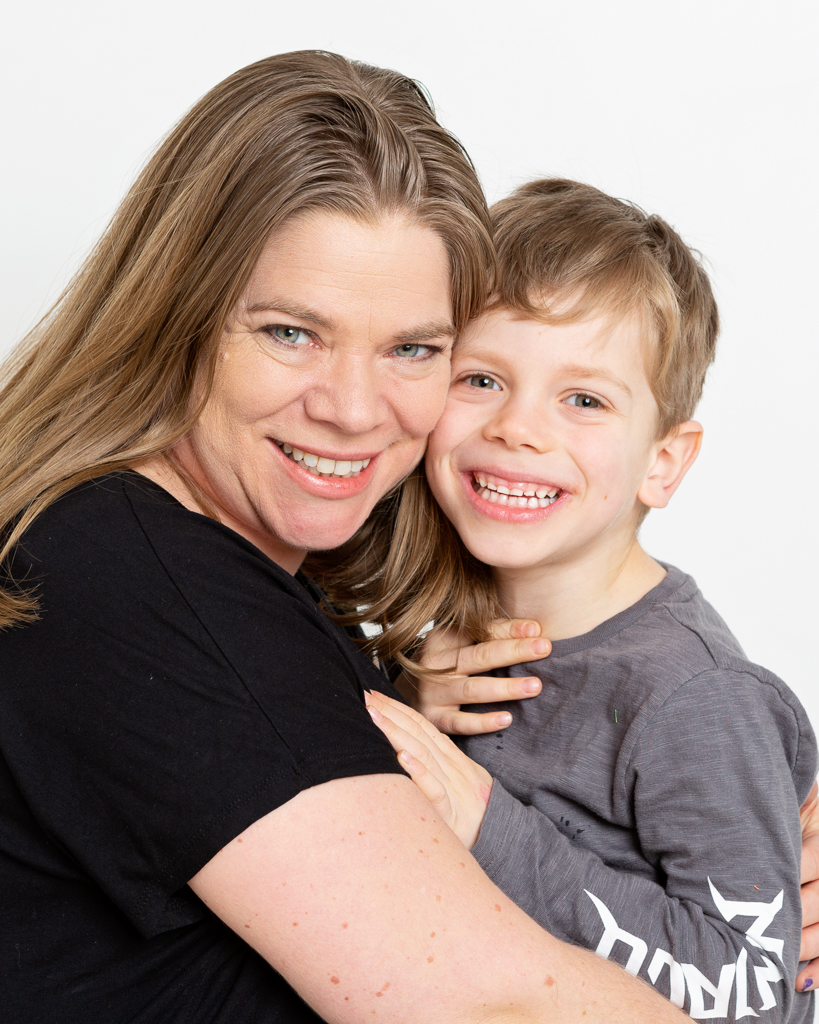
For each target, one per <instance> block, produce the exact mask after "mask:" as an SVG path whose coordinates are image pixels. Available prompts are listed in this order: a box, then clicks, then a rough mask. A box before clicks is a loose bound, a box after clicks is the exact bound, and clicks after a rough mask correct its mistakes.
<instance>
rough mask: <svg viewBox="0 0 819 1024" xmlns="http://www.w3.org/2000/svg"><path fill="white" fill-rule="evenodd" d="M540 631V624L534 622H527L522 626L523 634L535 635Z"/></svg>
mask: <svg viewBox="0 0 819 1024" xmlns="http://www.w3.org/2000/svg"><path fill="white" fill-rule="evenodd" d="M539 633H540V626H539V625H538V624H537V623H536V622H527V623H526V625H525V626H524V627H523V635H524V636H529V637H532V636H537V635H538V634H539Z"/></svg>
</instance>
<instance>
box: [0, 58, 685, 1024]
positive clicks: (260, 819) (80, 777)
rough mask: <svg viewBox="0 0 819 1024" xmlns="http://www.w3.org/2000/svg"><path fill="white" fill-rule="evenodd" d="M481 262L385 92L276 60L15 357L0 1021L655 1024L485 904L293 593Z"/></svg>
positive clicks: (386, 446)
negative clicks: (584, 1023)
mask: <svg viewBox="0 0 819 1024" xmlns="http://www.w3.org/2000/svg"><path fill="white" fill-rule="evenodd" d="M490 268H491V247H490V243H489V237H488V232H487V220H486V211H485V208H484V205H483V199H482V197H481V194H480V189H479V186H478V183H477V180H476V178H475V176H474V173H473V170H472V168H471V166H470V164H469V162H468V160H467V159H466V157H465V156H464V154H463V153H462V151H461V150H460V148H459V147H458V145H457V143H455V141H454V140H453V139H452V138H451V137H450V136H448V135H447V133H446V132H444V131H443V129H441V128H440V127H439V126H438V125H437V124H436V122H435V121H434V118H433V116H432V114H431V111H430V110H429V107H428V106H427V104H426V102H425V101H424V99H423V97H422V96H421V95H420V93H419V91H418V89H417V88H416V87H415V86H414V85H413V84H412V83H411V82H409V81H407V80H406V79H404V78H402V77H400V76H398V75H395V74H393V73H391V72H383V71H378V70H376V69H373V68H368V67H366V66H360V65H351V64H349V63H348V62H346V61H344V60H343V59H341V58H338V57H335V56H333V55H329V54H323V53H314V52H305V53H299V54H290V55H285V56H283V57H277V58H271V59H270V60H267V61H262V62H260V63H259V64H257V65H253V66H252V67H250V68H247V69H244V70H243V71H240V72H239V73H237V74H236V75H234V76H232V77H231V78H229V79H228V80H227V81H226V82H224V83H222V84H221V85H220V86H218V87H217V88H216V89H214V90H213V91H212V92H211V93H210V94H209V95H208V96H206V97H205V98H204V99H203V100H202V101H200V103H198V104H197V105H196V106H195V107H194V108H193V110H192V111H191V112H190V113H189V114H188V115H187V116H186V117H185V118H184V119H183V120H182V122H181V123H180V125H179V126H178V127H177V128H176V129H175V130H174V131H173V132H172V133H171V135H170V136H169V137H168V139H167V140H166V141H165V142H164V143H163V145H162V146H161V148H160V150H159V151H158V153H157V155H156V156H155V157H154V158H153V160H152V161H151V162H150V164H149V165H148V167H147V169H146V170H145V172H144V173H143V175H142V176H141V178H140V179H139V181H138V182H137V183H136V185H135V186H134V188H133V189H132V190H131V192H130V193H129V195H128V196H127V197H126V199H125V201H124V203H123V205H122V207H121V208H120V211H119V212H118V214H117V215H116V217H115V218H114V221H113V223H112V225H111V227H110V229H109V231H108V232H107V233H106V235H105V236H104V238H103V239H102V241H101V242H100V244H99V246H98V248H97V250H96V251H95V253H94V254H93V255H92V257H91V259H90V260H89V261H88V263H87V264H86V266H85V268H84V269H83V270H82V271H81V272H80V274H79V275H78V278H77V279H76V281H75V282H74V283H73V284H72V286H71V287H70V288H69V290H68V291H67V292H66V294H65V295H64V297H63V299H62V300H61V301H60V303H59V304H58V306H57V307H56V309H55V311H54V312H53V314H52V315H51V317H50V318H49V319H48V320H47V321H46V322H45V323H44V324H43V325H41V326H40V327H39V328H38V330H37V331H36V332H35V334H34V336H33V337H32V338H31V340H30V341H29V343H28V345H27V347H26V348H25V349H23V350H21V352H20V353H19V354H18V355H17V357H16V362H15V364H14V365H13V367H12V370H11V373H10V375H9V377H8V380H7V383H6V385H5V387H4V390H3V393H2V396H0V417H1V418H2V423H3V431H2V442H0V449H2V450H0V463H1V464H2V467H3V480H4V489H3V494H2V499H0V502H2V513H0V515H1V517H2V522H3V528H4V539H5V547H4V550H3V556H4V557H5V558H6V565H7V578H6V580H5V581H4V589H3V593H2V600H1V601H0V614H2V623H3V624H4V625H5V626H6V627H8V628H7V629H6V632H5V633H4V635H3V639H2V645H0V659H2V679H3V682H2V688H1V689H0V700H2V713H0V745H2V752H3V758H2V759H0V813H1V814H2V818H1V819H0V821H1V822H2V824H0V874H2V878H1V879H0V908H2V909H1V910H0V914H1V915H2V919H3V928H2V934H3V937H4V942H3V944H2V947H1V948H2V953H0V958H1V960H0V979H2V981H0V996H2V1005H3V1009H4V1019H5V1020H8V1021H16V1022H23V1021H26V1022H27V1021H33V1020H36V1021H38V1022H39V1021H82V1022H83V1024H93V1022H95V1021H100V1022H102V1021H105V1022H106V1024H107V1022H110V1021H122V1020H132V1021H141V1022H147V1021H157V1022H162V1024H167V1022H169V1021H182V1020H184V1021H186V1022H204V1021H236V1020H242V1021H273V1020H287V1021H297V1020H315V1019H316V1017H315V1014H314V1012H313V1011H316V1012H318V1013H319V1014H320V1015H321V1016H322V1017H324V1018H325V1019H326V1020H329V1021H342V1022H343V1021H353V1020H361V1019H367V1020H369V1019H370V1018H371V1017H374V1018H375V1019H376V1020H394V1021H398V1020H401V1021H410V1020H411V1021H414V1022H418V1021H427V1020H430V1021H431V1020H436V1021H438V1020H441V1019H445V1020H453V1021H455V1020H457V1021H478V1020H487V1019H503V1020H507V1021H514V1020H523V1019H526V1020H532V1019H535V1020H549V1021H574V1020H577V1019H579V1018H580V1017H582V1016H584V1017H586V1018H587V1019H588V1020H589V1021H595V1020H597V1021H604V1020H605V1021H614V1022H616V1021H627V1020H628V1021H632V1020H634V1019H651V1020H654V1021H666V1020H667V1021H669V1022H670V1021H673V1020H681V1019H683V1018H682V1017H681V1016H680V1015H679V1014H678V1012H677V1011H676V1010H674V1009H673V1008H672V1007H670V1005H668V1004H667V1003H666V1002H665V1001H664V1000H662V999H661V998H660V997H657V996H655V994H654V993H652V992H650V991H648V990H646V989H644V988H643V987H642V986H640V985H639V984H638V983H636V982H635V981H634V980H633V979H630V978H629V977H628V976H627V975H625V974H624V973H623V972H622V971H620V970H619V969H618V968H616V967H613V966H612V965H610V964H608V963H605V962H602V961H599V960H597V959H595V958H592V957H591V956H589V955H587V954H585V953H583V952H581V951H578V950H575V949H571V948H568V947H566V946H565V945H563V944H562V943H559V942H557V941H556V940H554V939H552V938H551V937H550V936H548V935H547V934H546V933H545V932H543V931H541V930H540V929H538V928H537V927H536V926H535V925H534V924H533V923H532V922H531V921H530V920H529V919H528V918H526V917H525V915H523V914H522V913H521V912H520V911H519V910H517V908H515V907H514V906H513V905H512V904H511V903H510V902H509V901H508V900H507V899H506V898H505V897H504V896H503V895H502V894H501V893H500V892H499V891H498V890H497V889H495V888H494V887H493V886H492V885H491V883H490V882H489V881H488V880H487V879H486V877H485V876H484V875H483V874H482V873H481V872H480V870H479V869H478V867H477V865H476V864H475V863H474V861H472V860H471V858H470V857H469V855H468V854H467V853H466V851H465V850H464V848H463V847H462V846H461V845H460V844H459V843H458V842H457V841H456V840H455V838H454V836H453V835H452V833H451V832H450V831H449V830H448V829H447V828H446V827H445V826H444V825H443V824H442V822H441V821H440V819H438V818H437V816H436V815H435V814H434V813H433V812H432V811H431V810H430V808H429V805H428V804H426V803H425V802H424V801H423V799H422V798H421V797H420V796H419V795H417V794H416V793H415V791H414V789H413V787H412V784H411V783H410V782H409V780H408V779H407V778H406V777H405V776H403V775H402V774H400V773H399V772H398V771H397V769H396V767H395V765H394V759H393V756H392V752H391V750H390V748H389V747H388V745H387V744H386V742H385V741H383V739H382V738H381V736H380V733H379V732H378V731H377V729H376V728H375V726H374V725H373V724H372V722H371V721H370V719H369V716H368V715H367V712H366V709H365V707H364V703H363V692H364V689H365V688H366V687H369V686H372V685H380V686H382V687H383V680H382V677H381V676H380V675H379V674H378V673H377V672H376V670H375V668H374V667H373V666H372V665H371V664H370V663H368V662H367V661H366V660H365V659H363V658H362V657H361V656H360V655H358V654H357V652H356V651H355V649H354V648H353V646H352V644H351V642H350V641H349V640H348V639H347V637H346V635H345V634H343V633H342V632H341V631H340V630H339V629H338V628H337V627H336V626H334V625H333V624H332V623H331V622H330V621H329V619H328V618H326V616H324V615H323V614H322V613H321V612H320V610H319V609H318V608H317V606H316V604H315V601H314V600H313V599H312V598H311V596H310V593H309V591H308V589H307V588H306V586H305V585H304V584H303V583H302V582H301V581H300V580H298V579H295V578H294V575H293V574H295V573H296V572H297V570H298V568H299V565H300V563H301V561H302V559H303V557H304V554H305V552H306V551H308V550H310V549H314V548H322V547H332V546H335V545H338V544H341V543H342V542H344V541H345V540H347V539H348V538H349V537H350V536H351V535H352V534H353V533H354V532H355V531H356V530H357V529H358V528H359V527H360V526H361V524H362V523H363V522H364V520H365V519H366V517H367V515H368V514H369V512H370V510H371V509H372V507H373V506H374V504H375V503H376V501H378V500H379V499H380V498H382V497H383V496H384V495H385V494H386V493H387V492H389V491H390V490H392V489H393V488H394V487H395V485H396V484H397V483H398V482H399V481H400V480H401V478H402V477H403V476H404V475H405V474H406V473H407V472H408V471H409V470H410V469H411V468H412V466H413V465H414V464H415V463H416V462H417V460H418V459H419V458H420V455H421V452H422V448H423V445H424V440H425V437H426V434H427V433H428V432H429V430H430V429H431V427H432V425H433V424H434V422H435V420H436V418H437V416H438V414H439V412H440V410H441V408H442V405H443V401H444V396H445V392H446V388H447V383H448V371H447V354H448V352H449V349H450V347H451V344H452V340H453V337H454V335H455V333H456V332H457V330H458V329H460V327H461V326H462V325H463V324H464V323H465V322H466V320H467V319H468V318H469V317H470V316H472V315H474V313H475V312H476V311H477V310H478V308H479V307H480V304H481V301H482V298H483V295H484V293H485V291H486V287H487V281H488V275H489V270H490ZM305 467H307V468H305ZM397 503H398V504H399V505H400V500H399V501H398V502H397ZM365 568H366V567H365ZM325 723H329V724H325ZM499 938H502V941H498V940H499ZM288 982H289V983H290V984H291V985H292V986H293V987H294V988H295V990H296V991H297V992H298V993H300V994H301V996H303V997H304V999H306V1001H307V1003H309V1004H310V1007H312V1010H311V1009H310V1008H308V1007H307V1006H305V1005H304V1003H302V1002H301V1001H300V1000H299V998H298V997H297V996H296V995H294V994H293V992H292V991H291V989H290V988H289V987H288V984H287V983H288Z"/></svg>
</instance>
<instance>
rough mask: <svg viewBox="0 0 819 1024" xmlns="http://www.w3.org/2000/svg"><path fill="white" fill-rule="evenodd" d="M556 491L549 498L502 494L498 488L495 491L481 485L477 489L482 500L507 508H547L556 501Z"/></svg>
mask: <svg viewBox="0 0 819 1024" xmlns="http://www.w3.org/2000/svg"><path fill="white" fill-rule="evenodd" d="M558 493H559V492H557V491H556V492H555V493H554V494H553V495H552V496H551V497H550V498H538V497H534V498H527V497H526V495H525V494H521V495H517V494H504V493H503V492H502V491H501V489H500V488H498V490H496V491H495V490H490V489H489V488H488V487H482V488H481V489H480V490H479V491H478V494H480V496H481V497H482V498H483V499H484V501H491V502H492V504H493V505H505V506H506V507H507V508H548V507H549V506H550V505H553V504H554V503H555V502H556V501H557V495H558Z"/></svg>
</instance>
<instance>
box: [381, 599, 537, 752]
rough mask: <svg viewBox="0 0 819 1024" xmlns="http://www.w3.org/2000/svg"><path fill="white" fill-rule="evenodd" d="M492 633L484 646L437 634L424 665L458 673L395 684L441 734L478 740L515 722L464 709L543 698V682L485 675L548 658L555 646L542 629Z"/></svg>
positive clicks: (513, 626)
mask: <svg viewBox="0 0 819 1024" xmlns="http://www.w3.org/2000/svg"><path fill="white" fill-rule="evenodd" d="M491 633H492V637H493V639H491V640H487V641H485V642H484V643H480V644H467V643H465V641H463V640H462V639H461V637H460V636H459V635H458V633H457V632H456V631H454V630H450V631H448V632H446V633H440V634H434V633H433V635H432V636H431V637H430V639H429V640H428V641H427V642H426V643H425V644H424V648H423V651H422V652H421V657H420V659H419V660H420V661H421V662H422V664H423V665H424V666H426V667H428V668H436V669H441V668H452V669H453V671H451V672H447V673H446V674H445V675H420V676H417V677H413V678H409V677H408V676H407V675H406V673H402V675H400V676H399V677H398V679H397V680H396V683H395V685H396V686H397V687H398V689H399V691H400V692H401V693H402V694H403V695H404V697H406V699H407V700H408V701H409V702H410V704H412V706H413V707H414V708H415V710H416V711H420V712H421V714H422V715H423V716H424V718H426V719H428V720H429V721H430V722H432V724H433V725H435V726H437V728H438V729H440V730H441V731H442V732H446V733H450V734H452V735H460V736H474V735H476V734H478V733H484V732H496V731H497V730H498V729H505V728H506V727H507V725H509V724H510V723H511V721H512V716H511V714H510V713H509V712H508V711H490V712H487V713H486V714H474V713H472V712H468V711H461V705H462V704H492V703H494V702H495V701H503V700H520V699H521V698H523V697H534V696H535V695H536V694H538V693H540V690H541V683H540V680H539V679H536V678H533V677H531V676H526V677H522V678H514V679H513V678H502V679H499V678H495V677H494V676H485V675H483V674H482V673H484V672H489V671H490V670H492V669H495V668H502V667H504V666H506V665H518V664H520V663H521V662H524V661H536V660H537V659H538V658H544V657H546V655H547V654H548V653H549V652H550V651H551V649H552V645H551V644H550V643H549V641H548V640H546V639H545V638H543V637H541V636H540V624H539V623H537V622H533V621H532V620H531V619H499V620H497V621H496V622H494V623H493V624H492V626H491Z"/></svg>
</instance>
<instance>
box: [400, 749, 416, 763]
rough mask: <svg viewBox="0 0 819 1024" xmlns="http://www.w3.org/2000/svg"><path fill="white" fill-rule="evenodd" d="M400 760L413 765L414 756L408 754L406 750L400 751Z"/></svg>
mask: <svg viewBox="0 0 819 1024" xmlns="http://www.w3.org/2000/svg"><path fill="white" fill-rule="evenodd" d="M398 760H399V761H403V762H404V764H412V762H413V756H412V754H409V753H407V751H406V750H399V751H398Z"/></svg>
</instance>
